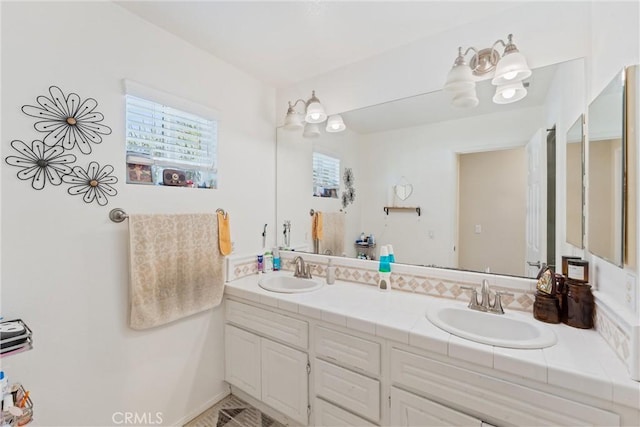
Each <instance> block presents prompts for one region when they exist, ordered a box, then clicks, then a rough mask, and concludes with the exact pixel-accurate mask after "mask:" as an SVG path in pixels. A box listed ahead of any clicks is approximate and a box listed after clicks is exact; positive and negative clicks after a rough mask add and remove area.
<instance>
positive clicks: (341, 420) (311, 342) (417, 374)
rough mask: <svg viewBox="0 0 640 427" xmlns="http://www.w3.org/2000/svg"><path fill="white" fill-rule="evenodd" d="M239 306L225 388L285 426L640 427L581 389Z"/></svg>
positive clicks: (228, 339)
mask: <svg viewBox="0 0 640 427" xmlns="http://www.w3.org/2000/svg"><path fill="white" fill-rule="evenodd" d="M241 301H242V300H236V299H234V298H231V299H229V298H227V299H226V301H225V314H226V325H225V345H226V348H225V356H226V360H225V369H226V370H225V379H226V381H228V382H229V383H230V384H231V385H232V386H233V387H234V392H235V391H241V392H243V393H242V394H240V393H239V396H240V397H241V398H242V397H243V395H245V396H246V398H247V399H248V400H249V403H252V404H255V405H257V406H258V407H260V406H259V405H263V406H265V408H264V409H265V410H267V411H268V409H267V407H271V408H273V409H274V410H276V411H274V413H273V414H272V415H280V416H281V418H282V419H284V421H282V422H284V423H285V424H288V425H315V426H319V427H320V426H336V427H337V426H376V425H378V426H406V427H409V426H416V427H417V426H420V427H426V426H441V425H475V426H483V427H485V426H490V425H496V426H503V425H553V426H575V425H607V426H615V425H621V424H625V425H637V422H636V421H637V420H639V419H640V412H638V411H636V410H635V409H634V408H633V407H632V408H630V409H629V408H627V407H622V406H620V405H617V406H616V405H615V404H612V402H608V403H607V402H606V401H604V400H600V399H597V398H592V397H589V396H586V395H583V394H581V393H580V390H579V389H575V390H565V389H562V388H557V387H554V386H552V385H549V384H544V383H540V382H534V381H532V380H527V379H520V378H518V377H517V376H515V375H511V374H508V373H504V372H501V371H498V370H495V369H492V368H490V367H486V366H476V365H474V364H472V363H468V362H464V361H460V360H457V359H455V358H452V357H448V356H447V355H444V354H441V353H436V352H431V351H429V350H428V349H427V348H418V347H417V346H412V345H410V344H408V343H403V342H398V341H394V340H391V339H388V338H385V337H382V336H377V335H374V334H369V333H365V332H362V331H355V330H353V329H350V328H348V327H347V326H345V325H344V324H342V325H338V324H337V323H338V320H337V319H336V320H334V319H332V320H334V322H332V323H330V322H328V321H326V320H322V319H321V318H320V317H319V316H313V317H310V316H305V315H302V314H300V313H296V312H288V311H285V310H283V309H279V308H277V307H272V306H266V305H261V304H260V303H257V302H255V301H247V302H246V303H245V302H241ZM287 307H289V306H287ZM310 313H313V312H312V311H310ZM334 323H336V324H334ZM341 323H343V322H341ZM344 323H346V324H347V325H348V321H347V322H344ZM376 330H377V329H376ZM252 399H253V400H255V402H252V401H251V400H252ZM634 411H635V412H634ZM276 412H277V413H276ZM276 418H277V417H276Z"/></svg>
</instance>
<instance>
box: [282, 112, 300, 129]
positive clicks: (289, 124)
mask: <svg viewBox="0 0 640 427" xmlns="http://www.w3.org/2000/svg"><path fill="white" fill-rule="evenodd" d="M283 127H284V128H285V129H286V130H299V129H302V128H303V127H304V124H303V123H302V119H301V118H300V115H299V114H298V113H296V112H291V113H287V116H286V117H285V118H284V126H283Z"/></svg>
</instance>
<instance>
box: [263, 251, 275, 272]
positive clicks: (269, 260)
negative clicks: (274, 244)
mask: <svg viewBox="0 0 640 427" xmlns="http://www.w3.org/2000/svg"><path fill="white" fill-rule="evenodd" d="M272 271H273V255H271V252H265V254H264V269H263V270H262V272H263V273H270V272H272Z"/></svg>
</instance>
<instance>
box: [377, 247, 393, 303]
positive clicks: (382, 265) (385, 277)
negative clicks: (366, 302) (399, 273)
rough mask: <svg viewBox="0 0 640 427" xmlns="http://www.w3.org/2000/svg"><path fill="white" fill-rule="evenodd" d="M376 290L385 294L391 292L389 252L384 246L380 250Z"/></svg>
mask: <svg viewBox="0 0 640 427" xmlns="http://www.w3.org/2000/svg"><path fill="white" fill-rule="evenodd" d="M378 289H379V290H381V291H385V292H386V291H390V290H391V264H390V263H389V250H388V249H387V247H386V246H385V245H383V246H382V247H381V248H380V260H379V264H378Z"/></svg>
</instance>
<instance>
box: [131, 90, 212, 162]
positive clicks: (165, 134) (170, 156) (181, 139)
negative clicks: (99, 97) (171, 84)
mask: <svg viewBox="0 0 640 427" xmlns="http://www.w3.org/2000/svg"><path fill="white" fill-rule="evenodd" d="M126 103H127V105H126V111H127V113H126V119H127V152H129V153H139V154H142V155H145V156H148V157H150V158H151V159H152V160H153V161H154V163H155V164H156V165H160V166H173V167H181V168H188V169H195V170H208V171H212V172H215V171H216V169H217V159H216V157H217V143H218V123H217V121H216V120H211V119H206V118H203V117H200V116H197V115H195V114H191V113H188V112H185V111H181V110H178V109H176V108H172V107H169V106H166V105H162V104H159V103H157V102H153V101H149V100H146V99H142V98H138V97H135V96H133V95H127V96H126Z"/></svg>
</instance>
